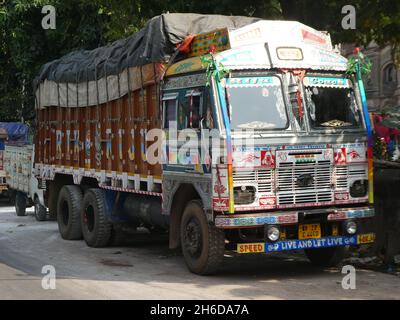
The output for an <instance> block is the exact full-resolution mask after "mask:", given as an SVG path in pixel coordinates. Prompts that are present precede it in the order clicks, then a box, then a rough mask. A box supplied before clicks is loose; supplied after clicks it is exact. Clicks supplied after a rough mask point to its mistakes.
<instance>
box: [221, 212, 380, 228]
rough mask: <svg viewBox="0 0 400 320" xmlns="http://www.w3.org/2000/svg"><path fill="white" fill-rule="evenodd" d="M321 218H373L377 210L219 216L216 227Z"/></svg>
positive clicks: (328, 219) (258, 224)
mask: <svg viewBox="0 0 400 320" xmlns="http://www.w3.org/2000/svg"><path fill="white" fill-rule="evenodd" d="M310 215H314V216H320V217H321V219H322V220H325V221H341V220H348V219H363V218H372V217H374V216H375V210H374V208H371V207H357V208H328V209H312V210H298V211H284V212H274V213H248V214H232V215H228V214H225V215H217V216H216V217H215V221H214V223H215V226H216V227H218V228H223V229H232V228H247V227H260V226H264V225H266V224H274V225H289V224H297V223H300V222H301V221H302V219H303V218H304V217H305V216H310Z"/></svg>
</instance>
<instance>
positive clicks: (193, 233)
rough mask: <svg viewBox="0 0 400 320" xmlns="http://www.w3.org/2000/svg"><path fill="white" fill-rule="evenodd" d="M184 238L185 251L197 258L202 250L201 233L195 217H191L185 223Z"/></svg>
mask: <svg viewBox="0 0 400 320" xmlns="http://www.w3.org/2000/svg"><path fill="white" fill-rule="evenodd" d="M184 240H185V241H184V243H185V248H186V251H187V253H188V254H189V255H190V256H191V257H193V258H198V257H199V256H200V254H201V250H202V235H201V227H200V223H199V221H198V220H197V219H191V220H190V221H189V222H188V223H187V224H186V227H185V233H184Z"/></svg>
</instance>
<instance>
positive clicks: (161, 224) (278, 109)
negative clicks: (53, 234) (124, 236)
mask: <svg viewBox="0 0 400 320" xmlns="http://www.w3.org/2000/svg"><path fill="white" fill-rule="evenodd" d="M357 70H358V69H357ZM357 70H356V71H357ZM358 71H359V70H358ZM358 71H357V72H349V68H348V63H347V60H346V59H345V58H344V57H342V56H341V55H340V54H339V53H338V52H337V51H336V50H335V49H334V48H333V47H332V43H331V40H330V36H329V34H327V33H325V32H320V31H317V30H315V29H312V28H310V27H308V26H305V25H303V24H301V23H298V22H292V21H266V20H261V19H256V18H246V17H226V16H215V15H196V14H165V15H161V16H158V17H155V18H153V19H152V20H150V21H149V22H148V23H147V25H146V26H145V27H144V28H143V29H142V30H141V31H140V32H138V33H137V34H135V35H133V36H131V37H130V38H127V39H124V40H121V41H117V42H115V43H113V44H110V45H109V46H106V47H102V48H98V49H95V50H93V51H78V52H75V53H72V54H69V55H67V56H65V57H62V58H61V59H59V60H56V61H53V62H50V63H48V64H46V65H45V66H43V68H42V69H41V72H40V74H39V75H38V77H37V79H36V81H35V88H36V105H37V117H38V128H37V131H38V134H37V137H36V144H35V145H36V147H35V165H34V167H35V174H36V176H37V178H38V179H39V180H40V181H41V183H39V185H42V186H44V187H45V189H44V198H45V202H46V204H47V206H48V208H49V214H50V215H52V216H54V217H57V221H58V227H59V231H60V233H61V236H62V237H63V238H64V239H69V240H73V239H81V238H82V237H83V238H84V240H85V241H86V243H87V244H88V245H89V246H91V247H103V246H107V245H108V244H110V242H111V241H112V239H114V238H115V237H116V236H117V235H118V234H121V232H123V231H126V230H130V229H135V228H138V227H145V228H147V229H148V230H149V231H150V232H165V231H167V232H168V233H169V246H170V248H178V247H181V249H182V252H183V256H184V259H185V262H186V264H187V266H188V268H189V270H190V271H192V272H194V273H197V274H210V273H213V272H215V271H216V270H217V269H218V267H219V266H220V265H221V263H222V261H223V257H224V252H225V250H233V251H236V252H238V253H270V252H279V251H285V250H305V253H306V255H307V256H308V258H309V259H310V261H311V262H312V263H315V264H317V265H335V264H337V263H338V262H339V261H340V260H341V259H342V257H343V254H344V250H345V247H347V246H358V245H361V244H366V243H371V242H373V241H374V233H373V226H372V225H371V221H372V219H371V218H372V217H373V216H374V209H373V206H372V203H373V190H372V163H371V152H370V151H371V149H370V144H369V142H370V139H369V138H370V124H369V118H368V116H367V113H366V105H365V96H364V89H363V87H362V81H361V78H360V76H359V72H358Z"/></svg>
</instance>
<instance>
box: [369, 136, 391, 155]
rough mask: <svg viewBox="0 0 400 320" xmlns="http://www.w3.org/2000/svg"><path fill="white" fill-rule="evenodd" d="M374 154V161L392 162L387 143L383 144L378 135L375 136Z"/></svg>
mask: <svg viewBox="0 0 400 320" xmlns="http://www.w3.org/2000/svg"><path fill="white" fill-rule="evenodd" d="M372 152H373V157H374V159H378V160H386V161H390V155H389V153H388V150H387V146H386V143H385V142H383V141H382V140H381V139H380V138H379V137H378V135H377V134H376V133H374V135H373V146H372Z"/></svg>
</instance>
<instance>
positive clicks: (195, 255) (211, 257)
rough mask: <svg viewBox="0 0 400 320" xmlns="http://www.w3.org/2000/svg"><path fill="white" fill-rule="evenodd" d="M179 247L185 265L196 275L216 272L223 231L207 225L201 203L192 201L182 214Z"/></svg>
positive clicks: (223, 249) (219, 260)
mask: <svg viewBox="0 0 400 320" xmlns="http://www.w3.org/2000/svg"><path fill="white" fill-rule="evenodd" d="M180 231H181V245H182V252H183V256H184V258H185V262H186V265H187V266H188V268H189V270H190V271H191V272H193V273H196V274H201V275H207V274H212V273H214V272H216V271H217V270H218V268H219V266H220V265H221V263H222V260H223V258H224V251H225V235H224V231H223V230H221V229H218V228H216V227H215V226H214V225H211V224H209V222H208V221H207V219H206V215H205V213H204V210H203V207H202V203H201V201H199V200H192V201H190V202H189V203H188V205H187V206H186V208H185V211H184V212H183V216H182V221H181V230H180Z"/></svg>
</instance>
